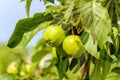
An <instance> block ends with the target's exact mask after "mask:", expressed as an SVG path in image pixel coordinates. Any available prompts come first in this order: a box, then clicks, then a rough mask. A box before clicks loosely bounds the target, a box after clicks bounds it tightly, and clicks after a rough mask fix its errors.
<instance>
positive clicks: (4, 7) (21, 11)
mask: <svg viewBox="0 0 120 80" xmlns="http://www.w3.org/2000/svg"><path fill="white" fill-rule="evenodd" d="M44 9H45V6H44V5H43V3H41V2H40V0H33V2H32V5H31V11H30V15H31V16H32V15H33V14H34V13H35V12H42V11H44ZM26 17H27V16H26V13H25V2H22V3H20V0H0V42H2V43H6V42H8V40H9V38H10V36H11V34H12V32H13V31H14V28H15V25H16V23H17V21H18V20H19V19H23V18H26ZM42 33H43V32H40V33H38V34H37V35H36V36H35V37H34V38H33V39H32V41H31V42H30V43H29V45H35V43H36V42H37V40H38V39H39V38H40V37H41V36H42V35H41V34H42Z"/></svg>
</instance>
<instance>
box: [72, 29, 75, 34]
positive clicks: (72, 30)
mask: <svg viewBox="0 0 120 80" xmlns="http://www.w3.org/2000/svg"><path fill="white" fill-rule="evenodd" d="M72 35H75V32H74V28H73V27H72Z"/></svg>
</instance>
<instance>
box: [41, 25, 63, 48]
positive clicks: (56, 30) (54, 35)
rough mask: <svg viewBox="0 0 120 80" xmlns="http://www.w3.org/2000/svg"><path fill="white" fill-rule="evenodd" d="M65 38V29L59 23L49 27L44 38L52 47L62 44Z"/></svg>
mask: <svg viewBox="0 0 120 80" xmlns="http://www.w3.org/2000/svg"><path fill="white" fill-rule="evenodd" d="M64 38H65V32H64V30H63V29H62V28H61V27H60V26H57V25H51V26H49V27H47V28H46V30H45V32H44V35H43V39H44V40H45V41H46V42H47V43H48V44H49V45H50V46H52V47H58V46H60V45H61V44H62V41H63V39H64Z"/></svg>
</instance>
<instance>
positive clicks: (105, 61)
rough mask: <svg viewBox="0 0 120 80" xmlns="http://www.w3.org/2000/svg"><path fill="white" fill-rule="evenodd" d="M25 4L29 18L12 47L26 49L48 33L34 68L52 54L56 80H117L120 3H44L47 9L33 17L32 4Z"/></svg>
mask: <svg viewBox="0 0 120 80" xmlns="http://www.w3.org/2000/svg"><path fill="white" fill-rule="evenodd" d="M21 1H22V2H23V1H25V2H26V14H27V16H28V17H27V18H24V19H21V20H19V21H18V22H17V23H16V26H15V30H14V32H13V34H12V35H11V37H10V39H9V41H8V44H7V46H8V47H10V48H15V47H18V48H24V47H25V46H26V45H27V44H28V43H29V42H30V40H31V39H32V38H33V37H34V36H35V35H36V34H37V33H38V32H40V31H41V30H44V33H43V38H41V39H40V40H39V42H38V43H37V45H36V51H35V54H33V55H32V58H31V61H32V63H33V64H35V65H34V66H38V64H39V62H40V61H41V60H42V58H43V57H44V56H45V55H47V54H48V53H51V55H52V56H53V59H54V60H51V63H52V66H53V65H54V66H55V68H56V69H57V72H58V73H57V74H56V75H57V76H56V80H58V79H59V80H113V79H115V80H117V78H115V77H112V76H113V75H115V76H118V77H119V75H120V24H119V23H120V0H40V1H42V2H43V3H44V5H45V6H46V9H45V10H44V12H38V13H35V14H34V15H33V16H32V17H30V16H29V12H30V6H31V3H32V0H21ZM56 2H57V3H58V4H56ZM34 69H35V67H34ZM48 70H49V69H48ZM48 72H49V71H48ZM72 76H77V77H76V78H72ZM39 79H40V78H39ZM48 79H49V78H48ZM37 80H38V79H37ZM40 80H41V79H40ZM52 80H55V79H52Z"/></svg>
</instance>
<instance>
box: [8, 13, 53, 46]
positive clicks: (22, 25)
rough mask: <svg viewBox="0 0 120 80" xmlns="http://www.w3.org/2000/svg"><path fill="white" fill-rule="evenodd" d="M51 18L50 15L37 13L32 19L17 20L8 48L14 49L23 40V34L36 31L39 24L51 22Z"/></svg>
mask: <svg viewBox="0 0 120 80" xmlns="http://www.w3.org/2000/svg"><path fill="white" fill-rule="evenodd" d="M52 19H53V17H52V15H51V14H45V13H37V14H35V15H34V17H33V18H25V19H22V20H19V21H18V23H17V24H16V27H15V30H14V32H13V34H12V36H11V37H10V40H9V42H8V44H7V46H8V47H10V48H14V47H16V46H17V45H18V44H19V43H20V41H21V40H22V38H23V35H24V34H25V33H28V32H30V31H33V30H34V29H36V28H37V27H38V26H39V25H40V24H41V23H43V22H46V21H50V20H52Z"/></svg>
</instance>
